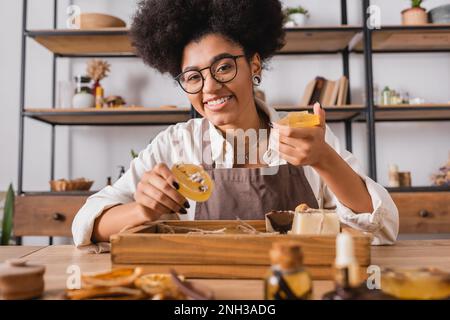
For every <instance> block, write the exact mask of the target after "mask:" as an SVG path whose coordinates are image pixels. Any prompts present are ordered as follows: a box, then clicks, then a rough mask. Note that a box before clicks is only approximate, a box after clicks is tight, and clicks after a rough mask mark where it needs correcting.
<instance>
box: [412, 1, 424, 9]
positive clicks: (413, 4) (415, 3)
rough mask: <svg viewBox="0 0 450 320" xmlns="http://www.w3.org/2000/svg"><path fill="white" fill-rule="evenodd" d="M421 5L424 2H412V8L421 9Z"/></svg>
mask: <svg viewBox="0 0 450 320" xmlns="http://www.w3.org/2000/svg"><path fill="white" fill-rule="evenodd" d="M421 4H422V0H411V7H413V8H420V5H421Z"/></svg>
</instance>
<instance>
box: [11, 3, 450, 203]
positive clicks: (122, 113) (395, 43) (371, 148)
mask: <svg viewBox="0 0 450 320" xmlns="http://www.w3.org/2000/svg"><path fill="white" fill-rule="evenodd" d="M362 4H363V5H362V17H363V21H368V11H367V8H368V7H369V5H370V0H363V2H362ZM340 6H341V25H339V26H315V27H303V28H291V29H286V38H287V44H286V46H285V47H284V48H283V49H281V50H280V52H278V53H277V54H278V55H315V54H321V55H322V54H330V55H333V54H334V55H336V54H339V55H341V57H342V73H343V75H345V76H347V78H348V79H349V80H350V66H349V59H350V54H363V56H364V70H365V79H364V80H365V82H364V86H365V91H366V97H367V101H366V103H365V104H364V105H352V98H351V94H350V93H351V92H350V89H349V94H348V99H347V102H346V103H347V105H346V106H339V107H329V108H328V107H327V106H325V109H326V110H327V115H328V120H329V121H330V122H343V123H344V125H345V137H346V139H345V140H346V147H347V149H348V150H349V151H352V124H353V123H354V122H364V123H366V128H367V139H368V141H367V142H368V154H369V175H370V176H371V177H372V178H373V179H375V180H376V178H377V165H376V149H375V139H376V128H375V124H376V122H381V121H449V120H450V105H431V106H430V105H426V106H425V105H419V106H411V105H410V106H376V105H375V103H374V97H373V61H372V57H373V55H374V54H386V53H390V54H392V53H414V52H431V53H432V52H450V42H448V41H445V39H446V38H445V36H446V37H450V25H429V26H428V25H427V26H417V27H416V26H414V27H409V26H384V27H382V28H381V29H371V28H369V27H368V25H367V24H366V23H364V24H363V26H349V25H348V24H347V1H346V0H340ZM27 9H28V0H23V12H22V33H21V38H22V39H21V40H22V41H21V42H22V52H21V73H20V117H19V119H20V120H19V170H18V194H19V195H36V194H52V193H51V192H42V193H36V192H30V193H28V192H25V191H24V190H23V159H24V157H23V154H24V130H25V123H24V119H25V118H30V119H34V120H37V121H41V122H43V123H47V124H49V125H50V126H51V164H50V169H51V170H50V172H51V174H50V179H54V171H55V135H56V132H55V129H56V126H61V125H64V126H67V125H69V126H74V125H90V126H110V125H114V126H137V125H169V124H173V123H176V122H180V121H186V120H188V119H190V118H192V117H197V116H198V115H197V113H196V112H195V110H194V109H193V108H192V106H191V108H190V109H177V110H170V109H157V108H155V110H150V108H141V109H125V108H122V109H120V110H71V109H70V110H67V109H56V105H55V97H56V90H55V85H56V67H57V64H56V62H57V59H59V58H92V57H102V58H132V57H136V55H135V54H134V52H133V48H132V46H131V43H130V41H129V38H128V29H126V28H117V29H111V30H61V29H57V23H56V22H57V17H58V16H57V14H58V6H57V0H53V10H54V12H53V29H50V30H28V29H27ZM443 35H444V36H443ZM27 39H33V40H34V41H36V42H37V43H40V44H41V45H42V46H44V47H45V48H47V49H48V50H49V51H50V52H51V54H52V99H51V101H52V106H51V108H49V109H31V108H26V106H25V77H26V68H25V66H26V44H27ZM411 39H419V40H420V39H425V42H426V45H423V46H422V45H420V42H418V41H413V42H411ZM442 39H444V40H442ZM349 88H350V85H349ZM143 109H145V110H143ZM152 109H153V108H152ZM310 109H311V108H310V107H299V106H277V110H279V111H292V110H310ZM441 189H444V190H447V191H448V190H449V188H437V187H424V188H422V187H413V188H406V189H402V190H400V189H391V191H393V192H397V191H402V192H404V191H412V192H414V191H423V190H426V191H441ZM86 194H88V193H86ZM66 195H67V194H66Z"/></svg>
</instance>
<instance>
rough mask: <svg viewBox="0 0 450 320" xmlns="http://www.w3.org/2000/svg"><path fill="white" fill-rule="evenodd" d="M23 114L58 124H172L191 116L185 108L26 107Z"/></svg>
mask: <svg viewBox="0 0 450 320" xmlns="http://www.w3.org/2000/svg"><path fill="white" fill-rule="evenodd" d="M25 116H27V117H29V118H33V119H36V120H39V121H44V122H47V123H52V124H58V125H114V124H128V125H133V124H141V125H145V124H148V125H155V124H161V125H162V124H172V123H178V122H184V121H187V120H189V119H190V118H191V116H190V109H187V108H177V109H169V108H145V107H134V108H132V107H125V108H114V109H26V110H25Z"/></svg>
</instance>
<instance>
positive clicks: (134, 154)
mask: <svg viewBox="0 0 450 320" xmlns="http://www.w3.org/2000/svg"><path fill="white" fill-rule="evenodd" d="M137 156H138V154H137V153H136V152H135V151H134V150H133V149H131V158H133V159H134V158H137Z"/></svg>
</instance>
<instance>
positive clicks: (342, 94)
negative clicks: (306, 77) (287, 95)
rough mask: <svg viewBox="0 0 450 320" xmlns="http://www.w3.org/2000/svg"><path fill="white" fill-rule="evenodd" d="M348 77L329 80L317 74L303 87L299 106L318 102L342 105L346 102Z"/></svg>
mask: <svg viewBox="0 0 450 320" xmlns="http://www.w3.org/2000/svg"><path fill="white" fill-rule="evenodd" d="M347 96H348V78H347V77H346V76H342V77H340V78H339V79H338V80H335V81H334V80H329V79H326V78H324V77H320V76H317V77H316V78H314V79H313V80H311V81H310V82H308V84H307V85H306V87H305V91H304V93H303V96H302V99H301V101H300V105H301V106H310V105H313V104H314V103H315V102H319V103H320V104H321V105H323V106H342V105H345V104H346V102H347Z"/></svg>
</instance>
